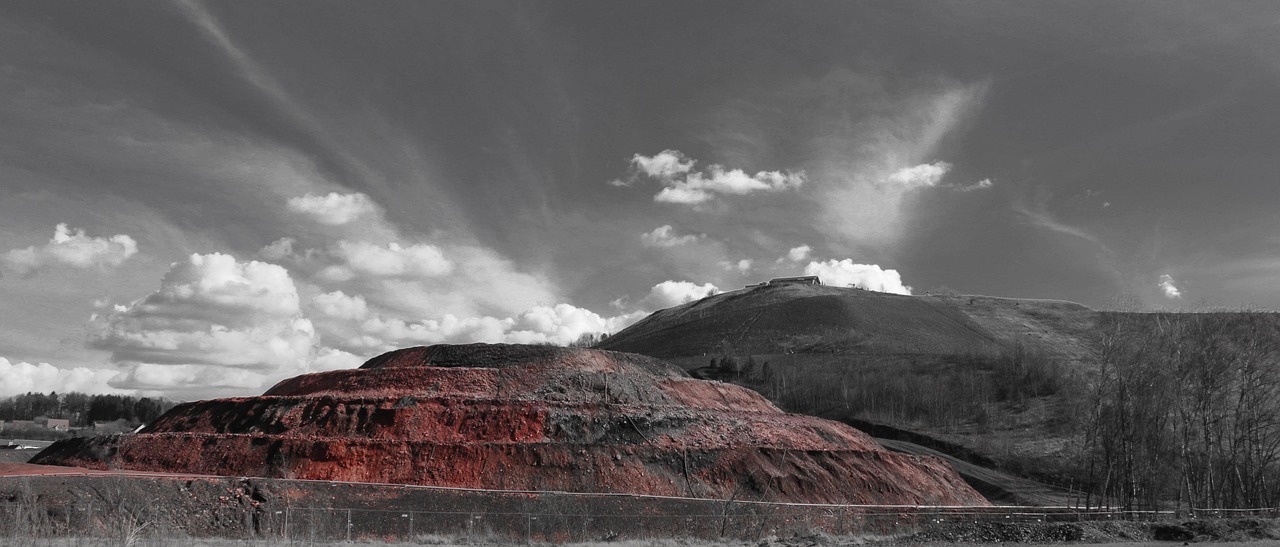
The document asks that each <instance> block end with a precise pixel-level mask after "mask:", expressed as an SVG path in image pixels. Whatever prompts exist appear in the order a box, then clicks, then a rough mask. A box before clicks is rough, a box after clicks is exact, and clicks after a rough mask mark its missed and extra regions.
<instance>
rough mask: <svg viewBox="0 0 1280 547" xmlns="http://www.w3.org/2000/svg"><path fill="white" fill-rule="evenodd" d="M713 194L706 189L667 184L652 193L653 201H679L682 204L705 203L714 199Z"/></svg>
mask: <svg viewBox="0 0 1280 547" xmlns="http://www.w3.org/2000/svg"><path fill="white" fill-rule="evenodd" d="M715 197H716V196H715V195H714V194H712V193H711V192H708V191H706V190H700V189H697V188H690V187H688V186H668V187H666V188H663V189H662V190H659V191H658V193H657V194H654V196H653V201H657V202H659V203H679V204H682V205H697V204H699V203H706V202H708V201H711V200H712V199H715Z"/></svg>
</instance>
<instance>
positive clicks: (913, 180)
mask: <svg viewBox="0 0 1280 547" xmlns="http://www.w3.org/2000/svg"><path fill="white" fill-rule="evenodd" d="M950 170H951V164H950V163H947V162H945V161H938V162H934V163H922V164H920V165H916V166H914V167H904V168H902V169H899V170H897V171H894V172H893V174H891V175H889V176H888V177H887V178H886V179H885V180H886V182H887V183H889V184H896V185H899V186H901V187H903V188H905V189H907V190H915V189H916V188H931V187H934V186H937V185H938V183H939V182H942V177H943V176H945V175H946V174H947V172H948V171H950Z"/></svg>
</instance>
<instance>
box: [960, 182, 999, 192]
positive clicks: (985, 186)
mask: <svg viewBox="0 0 1280 547" xmlns="http://www.w3.org/2000/svg"><path fill="white" fill-rule="evenodd" d="M992 186H995V183H994V182H991V179H982V180H980V181H978V182H975V183H973V184H970V185H968V186H961V187H959V188H956V190H958V191H960V192H972V191H974V190H986V189H988V188H991V187H992Z"/></svg>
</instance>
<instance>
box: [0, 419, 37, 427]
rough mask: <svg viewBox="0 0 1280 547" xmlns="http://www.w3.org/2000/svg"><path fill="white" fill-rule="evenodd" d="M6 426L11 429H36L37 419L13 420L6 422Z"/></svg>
mask: <svg viewBox="0 0 1280 547" xmlns="http://www.w3.org/2000/svg"><path fill="white" fill-rule="evenodd" d="M4 426H5V427H6V428H9V429H35V427H36V422H35V420H13V421H11V422H5V423H4Z"/></svg>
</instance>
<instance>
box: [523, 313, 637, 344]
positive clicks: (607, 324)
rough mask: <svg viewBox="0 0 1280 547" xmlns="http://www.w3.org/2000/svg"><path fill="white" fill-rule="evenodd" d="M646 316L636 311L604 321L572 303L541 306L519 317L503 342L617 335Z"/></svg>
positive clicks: (561, 341)
mask: <svg viewBox="0 0 1280 547" xmlns="http://www.w3.org/2000/svg"><path fill="white" fill-rule="evenodd" d="M645 315H647V314H646V313H645V312H633V313H630V314H624V315H620V316H617V317H610V318H605V317H602V316H600V315H599V314H597V313H595V312H593V311H591V310H587V309H583V308H579V307H576V306H571V305H569V304H556V305H555V306H538V307H536V308H533V309H531V310H529V311H527V312H525V313H523V314H520V317H519V318H517V320H516V322H515V324H514V326H513V327H512V332H510V333H508V334H507V335H506V336H505V337H504V339H505V341H507V342H513V343H518V344H538V343H552V344H560V345H565V344H568V343H570V342H573V341H575V340H577V339H579V338H581V337H582V335H584V334H596V333H609V334H612V333H615V332H618V331H620V330H622V329H624V328H626V327H627V325H630V324H631V323H634V322H636V321H638V320H639V319H640V318H641V317H643V316H645Z"/></svg>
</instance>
